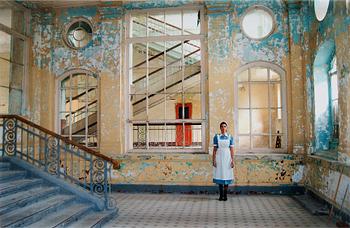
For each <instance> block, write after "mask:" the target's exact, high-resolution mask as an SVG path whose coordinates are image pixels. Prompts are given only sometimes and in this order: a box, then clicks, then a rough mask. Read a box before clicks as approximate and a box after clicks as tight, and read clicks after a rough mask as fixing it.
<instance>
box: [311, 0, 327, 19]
mask: <svg viewBox="0 0 350 228" xmlns="http://www.w3.org/2000/svg"><path fill="white" fill-rule="evenodd" d="M328 6H329V0H314V8H315V14H316V18H317V20H319V21H322V20H323V19H324V18H325V17H326V15H327V10H328Z"/></svg>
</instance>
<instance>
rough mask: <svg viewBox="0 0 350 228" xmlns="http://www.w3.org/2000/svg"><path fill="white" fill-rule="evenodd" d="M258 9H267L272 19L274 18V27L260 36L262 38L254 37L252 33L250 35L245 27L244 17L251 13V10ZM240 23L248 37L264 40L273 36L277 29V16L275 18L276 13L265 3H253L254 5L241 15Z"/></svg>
mask: <svg viewBox="0 0 350 228" xmlns="http://www.w3.org/2000/svg"><path fill="white" fill-rule="evenodd" d="M257 9H260V10H263V11H265V12H266V13H268V14H269V15H270V16H271V19H272V27H271V30H270V31H269V32H268V33H267V34H266V35H265V36H263V37H260V38H254V37H251V36H250V35H248V34H247V33H246V31H245V30H244V28H243V19H244V18H245V16H247V14H248V13H250V12H251V11H253V10H257ZM239 25H240V28H241V30H242V33H243V34H244V36H246V37H247V38H248V39H250V40H254V41H261V40H264V39H266V38H268V37H269V36H271V35H272V34H273V33H274V31H275V29H276V26H277V25H276V18H275V14H274V13H273V11H272V10H271V9H270V8H268V7H266V6H263V5H253V6H250V7H248V8H247V9H246V10H245V11H244V13H243V14H242V15H241V17H240V21H239Z"/></svg>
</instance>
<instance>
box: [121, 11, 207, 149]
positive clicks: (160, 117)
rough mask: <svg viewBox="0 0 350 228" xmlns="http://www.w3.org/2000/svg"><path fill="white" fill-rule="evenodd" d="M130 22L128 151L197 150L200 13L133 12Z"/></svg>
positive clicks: (201, 95)
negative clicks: (130, 128)
mask: <svg viewBox="0 0 350 228" xmlns="http://www.w3.org/2000/svg"><path fill="white" fill-rule="evenodd" d="M130 19H131V20H130V24H129V27H128V28H129V30H130V33H129V34H128V35H129V37H127V40H126V41H127V42H128V44H129V45H128V48H129V52H128V53H129V62H128V64H129V65H128V66H127V68H128V69H129V71H128V73H129V85H130V86H129V100H130V103H129V104H130V109H129V110H130V116H129V119H130V121H131V123H132V125H131V126H132V129H133V130H132V134H133V136H132V139H133V142H132V145H133V148H131V149H161V148H164V147H169V148H171V149H185V148H194V149H199V148H201V147H202V132H201V131H202V121H203V120H202V117H203V114H202V97H203V93H202V89H201V88H202V86H201V85H202V82H201V81H202V70H201V67H202V52H201V43H202V39H203V36H202V35H200V21H199V20H200V19H199V10H190V9H186V10H164V11H156V12H154V11H149V12H145V13H142V12H141V13H132V12H131V14H130ZM185 20H186V21H185ZM193 20H194V21H193ZM189 35H190V37H189ZM136 37H147V40H145V41H144V42H142V41H141V42H140V39H135V38H136ZM146 139H147V140H146ZM130 144H131V143H130ZM162 150H163V151H164V149H162Z"/></svg>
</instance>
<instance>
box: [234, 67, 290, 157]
mask: <svg viewBox="0 0 350 228" xmlns="http://www.w3.org/2000/svg"><path fill="white" fill-rule="evenodd" d="M258 67H260V68H266V69H271V70H273V71H275V72H276V73H277V74H279V75H280V77H281V105H282V130H283V131H282V132H283V133H282V140H283V141H284V142H285V144H284V147H282V148H273V149H271V148H256V149H254V148H251V146H252V141H251V140H250V148H249V149H240V148H239V136H240V134H239V116H238V111H239V108H238V84H239V83H238V76H239V75H240V74H241V73H242V72H244V71H245V70H248V69H250V68H258ZM268 72H270V71H268ZM268 75H269V73H268ZM268 83H269V81H268ZM269 84H270V83H269ZM286 89H287V87H286V74H285V71H284V70H283V69H282V68H281V67H280V66H278V65H275V64H273V63H269V62H265V61H257V62H252V63H248V64H245V65H243V66H241V67H240V68H239V69H238V70H236V72H235V73H234V97H235V98H234V102H235V105H234V110H235V114H236V118H235V121H234V123H235V133H234V136H235V145H237V146H236V147H235V148H236V149H235V150H236V153H237V154H240V155H244V154H262V153H268V154H276V153H287V149H288V128H287V123H288V116H287V101H286V93H287V91H286ZM268 96H269V95H268ZM249 99H251V98H250V95H249ZM267 109H268V110H271V108H270V96H269V97H268V108H267ZM249 110H251V106H250V105H249ZM269 113H270V111H269ZM249 121H250V123H251V112H250V117H249ZM250 128H251V124H250ZM269 128H271V121H269ZM244 135H245V134H244ZM249 136H250V137H252V131H251V130H250V132H249ZM268 136H271V132H269V134H268ZM282 145H283V144H282Z"/></svg>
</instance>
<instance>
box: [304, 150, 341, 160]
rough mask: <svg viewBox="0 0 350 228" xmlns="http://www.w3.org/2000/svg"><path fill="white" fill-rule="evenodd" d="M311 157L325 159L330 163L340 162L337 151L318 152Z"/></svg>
mask: <svg viewBox="0 0 350 228" xmlns="http://www.w3.org/2000/svg"><path fill="white" fill-rule="evenodd" d="M310 157H314V158H320V159H324V160H327V161H329V162H339V161H338V151H337V150H325V151H317V152H315V153H313V154H311V155H310Z"/></svg>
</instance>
